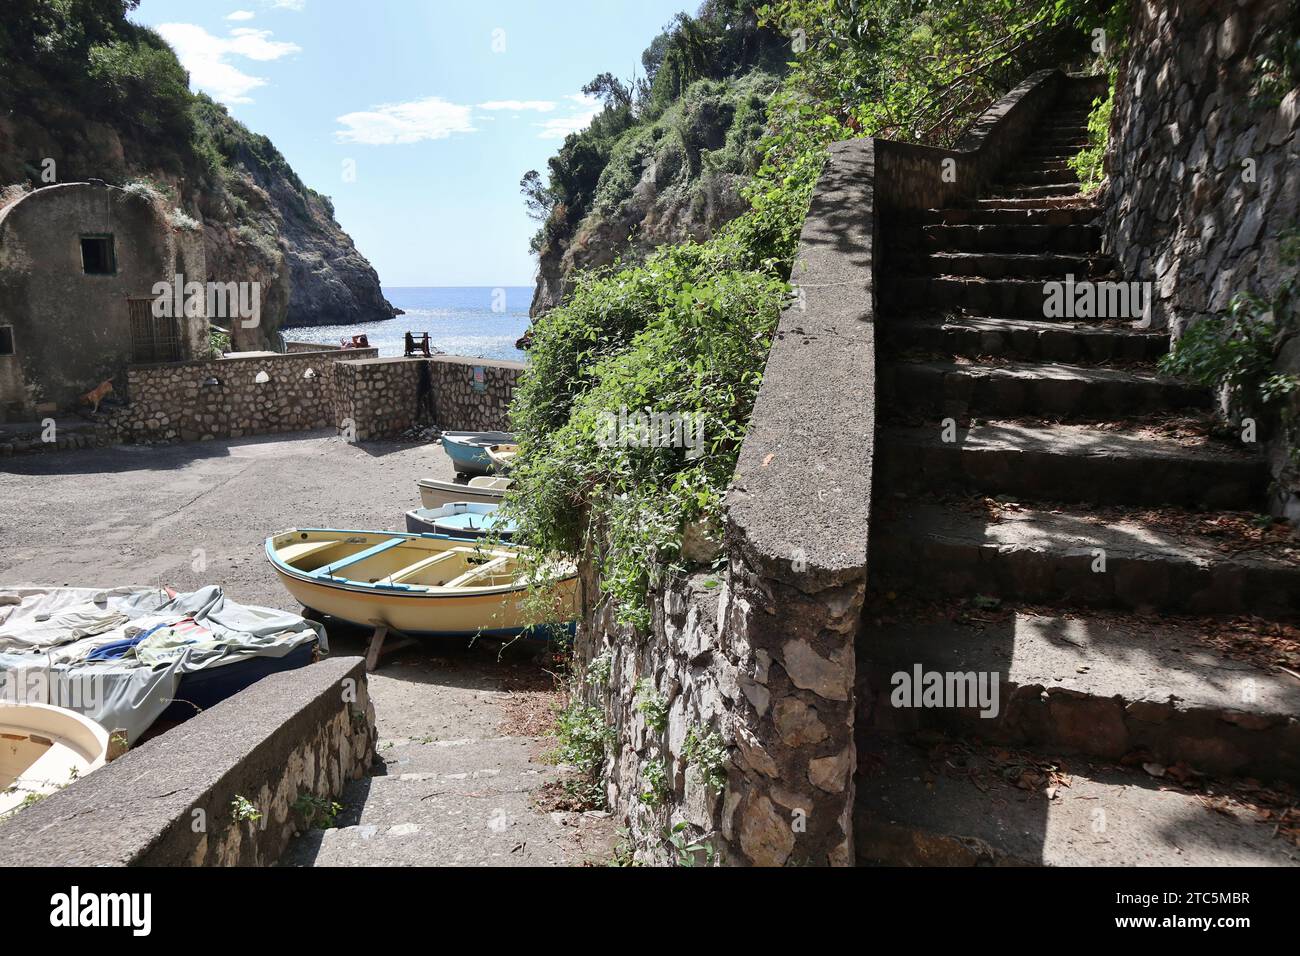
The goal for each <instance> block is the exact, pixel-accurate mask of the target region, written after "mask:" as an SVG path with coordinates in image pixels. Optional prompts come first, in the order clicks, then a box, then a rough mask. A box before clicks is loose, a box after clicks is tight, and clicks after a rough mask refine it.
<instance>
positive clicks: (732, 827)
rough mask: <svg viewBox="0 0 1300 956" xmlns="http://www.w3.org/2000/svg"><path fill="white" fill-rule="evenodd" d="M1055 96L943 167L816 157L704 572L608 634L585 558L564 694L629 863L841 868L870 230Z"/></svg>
mask: <svg viewBox="0 0 1300 956" xmlns="http://www.w3.org/2000/svg"><path fill="white" fill-rule="evenodd" d="M1067 82H1070V80H1069V79H1067V78H1066V77H1065V76H1064V75H1063V74H1060V73H1057V72H1052V71H1047V72H1043V73H1037V74H1034V75H1033V76H1031V77H1029V78H1028V79H1026V80H1025V82H1023V83H1021V84H1020V85H1019V86H1018V87H1017V88H1016V89H1015V90H1013V91H1012V92H1011V93H1010V94H1008V96H1007V97H1005V98H1004V99H1003V100H1001V101H999V103H997V104H995V105H994V106H993V107H991V108H990V110H989V111H988V112H987V113H986V114H985V115H984V116H983V117H981V119H980V120H979V121H977V122H976V123H975V124H974V125H973V126H972V129H971V132H970V133H969V134H968V135H967V136H965V137H964V138H963V139H962V141H961V142H960V143H959V148H958V149H956V150H940V149H930V148H927V147H914V146H907V145H902V144H897V143H892V142H888V141H885V140H875V139H859V140H853V141H850V142H845V143H838V144H836V145H835V146H833V147H832V148H831V151H830V156H829V158H828V161H827V164H826V168H825V169H824V170H823V172H822V176H821V179H820V180H819V182H818V185H817V188H816V190H815V192H814V196H813V200H812V205H811V207H810V209H809V212H808V216H807V218H806V220H805V222H804V227H803V232H802V235H801V238H800V248H799V254H798V257H797V259H796V263H795V267H794V271H793V274H792V276H791V281H792V283H793V284H794V285H795V286H796V287H797V289H798V290H799V292H800V295H799V297H798V299H797V303H798V304H797V305H795V306H794V307H792V308H790V309H789V310H787V311H786V312H785V314H783V315H782V317H781V322H780V326H779V329H778V332H777V335H776V337H775V339H774V342H773V346H772V351H771V353H770V355H769V356H768V361H767V367H766V369H765V371H764V376H763V385H762V388H761V389H760V391H759V395H758V399H757V401H756V403H755V407H754V413H753V416H752V418H751V420H750V423H749V428H748V431H747V433H746V436H745V441H744V443H743V445H742V447H741V452H740V458H739V461H738V463H737V466H736V471H735V474H734V476H733V478H732V482H731V487H730V489H729V491H728V493H727V496H726V500H725V504H726V512H727V516H726V526H725V529H724V534H723V555H724V557H725V569H724V570H722V571H719V572H705V573H694V574H689V575H686V576H679V577H674V578H670V580H669V581H668V583H667V584H666V585H664V586H663V587H662V589H661V590H659V591H658V592H656V593H654V594H652V595H651V607H652V610H653V627H652V628H651V632H650V633H648V634H645V635H638V634H636V633H634V632H632V631H631V630H630V629H628V628H626V627H620V626H618V625H616V624H615V622H614V621H613V619H612V614H611V611H610V608H609V607H608V605H607V602H606V601H605V600H604V598H603V596H602V593H601V588H600V581H599V579H598V576H597V575H596V574H595V572H594V571H593V570H592V569H593V567H595V566H597V565H598V564H599V562H598V560H596V556H595V552H596V550H597V549H598V547H599V542H597V544H595V545H593V549H592V550H593V554H592V555H591V556H589V558H588V560H587V561H585V562H584V567H583V587H582V595H583V618H582V621H581V626H580V627H579V630H578V635H577V641H576V645H575V651H576V657H577V664H578V666H579V668H580V671H579V672H580V673H581V674H582V675H583V678H584V679H583V681H582V690H581V693H582V694H583V695H584V696H585V698H586V700H587V701H588V702H589V703H592V704H597V705H599V706H600V707H601V708H602V710H603V712H604V714H605V719H606V721H607V722H608V724H609V726H610V728H611V729H612V738H613V747H612V753H611V754H610V757H609V760H608V761H607V767H606V780H607V787H608V796H609V801H610V804H611V806H612V807H613V809H614V810H615V812H617V813H618V814H619V815H620V816H621V817H622V818H623V819H624V820H625V821H626V825H627V827H628V833H629V836H630V838H631V842H632V844H633V846H634V848H635V851H636V853H637V855H638V856H639V857H640V858H642V859H644V860H646V861H649V862H657V863H664V862H671V861H673V860H674V859H675V858H676V854H677V849H676V848H675V847H673V846H672V842H670V841H669V839H668V837H669V835H670V834H673V836H674V841H675V842H678V843H692V842H698V843H700V844H707V845H708V846H710V847H712V849H713V850H714V851H715V855H714V860H715V861H716V862H718V863H721V864H725V865H757V866H782V865H812V866H848V865H852V864H853V862H854V860H855V852H854V846H853V827H852V816H853V806H854V775H855V771H856V746H855V739H854V729H855V697H854V688H855V686H856V678H857V659H856V656H855V646H856V640H857V637H858V630H859V623H860V616H861V609H862V604H863V601H864V599H865V595H866V587H867V580H866V575H867V546H868V538H869V533H870V514H871V483H872V468H873V453H874V447H873V446H874V436H875V400H876V395H875V391H876V390H875V327H874V324H875V319H876V315H875V294H876V293H875V290H876V283H877V281H878V275H877V269H878V268H879V260H878V258H877V249H876V234H877V230H878V228H879V222H878V219H879V217H880V216H881V215H907V214H908V213H910V212H911V211H913V210H917V209H923V208H926V207H929V206H934V205H939V204H942V203H946V202H951V201H953V200H955V199H958V198H960V197H962V196H965V195H970V194H971V193H973V192H974V191H975V190H976V189H977V188H978V186H979V185H980V184H981V183H982V182H984V181H986V180H987V179H988V177H990V176H991V175H992V174H993V173H994V172H995V171H996V169H997V167H998V166H999V165H1000V164H1001V163H1002V162H1003V161H1004V160H1005V158H1006V157H1007V156H1008V155H1009V154H1010V153H1012V152H1014V151H1015V150H1016V149H1019V148H1020V147H1021V146H1022V145H1023V143H1024V138H1025V135H1026V134H1027V132H1028V131H1029V130H1030V129H1031V128H1032V126H1033V124H1034V122H1035V121H1036V120H1037V119H1038V117H1039V116H1040V115H1041V113H1042V111H1043V110H1044V109H1046V108H1047V107H1048V106H1049V105H1050V104H1051V103H1052V101H1053V100H1054V98H1055V96H1056V94H1057V93H1058V92H1059V90H1060V89H1061V86H1062V84H1064V83H1067ZM945 159H953V160H954V161H955V163H956V170H957V179H956V181H955V182H954V181H950V180H948V179H946V178H945V177H944V176H943V172H944V165H943V160H945ZM606 673H607V674H608V677H607V678H603V675H605V674H606ZM601 678H603V679H601ZM647 694H653V695H654V696H655V698H656V701H657V702H658V703H659V704H661V705H663V706H666V707H667V717H666V721H665V726H663V727H662V728H661V729H660V728H658V727H656V726H651V723H650V722H649V721H648V720H647V712H646V708H645V707H644V706H643V705H642V703H641V698H643V697H644V696H645V695H647ZM711 735H716V738H715V739H716V740H719V741H720V742H721V744H722V746H723V747H724V748H725V753H726V759H725V763H724V766H723V768H722V769H723V770H724V771H725V775H726V783H725V785H723V786H722V788H721V790H722V792H721V793H719V792H716V791H715V790H714V789H713V788H711V787H709V786H708V785H706V783H705V781H704V773H703V769H702V768H703V767H704V766H706V765H707V762H705V761H702V760H701V758H700V752H699V748H698V747H695V746H693V745H692V743H691V742H690V741H692V740H697V741H698V739H699V738H700V737H701V736H703V737H705V738H706V739H708V738H709V737H710V736H711ZM655 781H662V785H661V787H660V789H659V791H658V793H657V795H656V796H654V797H653V798H652V799H650V800H649V801H647V799H646V797H645V796H644V795H645V794H646V793H647V792H651V793H654V792H655V788H654V786H653V784H654V782H655ZM681 823H685V824H687V827H686V828H685V829H684V830H683V831H681V832H679V833H675V834H674V828H675V827H677V826H678V825H679V824H681ZM699 859H700V858H699V857H698V856H697V862H698V861H699Z"/></svg>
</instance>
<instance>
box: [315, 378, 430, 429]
mask: <svg viewBox="0 0 1300 956" xmlns="http://www.w3.org/2000/svg"><path fill="white" fill-rule="evenodd" d="M425 361H426V360H425V359H415V358H409V359H408V358H372V359H363V360H361V361H354V362H340V363H339V366H338V418H337V419H336V424H337V425H338V426H339V428H340V429H341V430H342V432H343V434H344V435H345V436H346V437H349V438H350V440H352V441H371V440H373V439H376V438H395V437H397V436H398V435H400V434H401V433H402V432H404V431H406V430H407V429H408V428H410V427H411V426H412V425H415V424H417V423H419V424H426V425H427V424H432V423H433V422H432V416H431V415H430V414H429V408H430V406H429V404H428V403H426V404H425V405H424V406H423V408H422V407H421V405H420V369H421V367H422V366H423V365H424V363H425Z"/></svg>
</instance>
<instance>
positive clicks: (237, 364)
mask: <svg viewBox="0 0 1300 956" xmlns="http://www.w3.org/2000/svg"><path fill="white" fill-rule="evenodd" d="M363 351H365V354H368V355H373V354H375V350H373V349H371V350H368V351H367V350H348V351H339V350H332V351H324V352H302V353H295V354H293V355H273V356H251V357H248V358H232V359H211V360H208V361H202V362H180V363H175V364H167V365H134V366H131V367H130V368H128V369H127V389H128V395H129V399H130V404H129V405H127V406H125V407H124V408H122V409H121V410H120V411H118V412H117V413H116V414H114V416H113V419H112V425H113V429H114V431H115V432H116V434H117V436H118V438H119V440H121V441H127V442H141V441H146V442H148V441H177V440H179V441H199V440H204V439H210V438H239V437H241V436H244V435H260V434H267V433H271V432H288V431H304V430H307V429H314V428H325V427H328V426H331V425H333V424H335V417H334V413H335V404H336V397H335V395H336V393H335V368H334V365H335V363H336V362H337V361H339V360H340V359H342V358H349V359H354V358H357V357H359V356H358V353H359V352H363ZM261 372H265V373H266V376H267V379H268V380H267V381H266V382H261V383H259V382H258V381H257V376H258V374H259V373H261ZM309 373H310V374H309ZM213 379H215V380H216V383H215V384H205V383H209V382H211V381H212V380H213Z"/></svg>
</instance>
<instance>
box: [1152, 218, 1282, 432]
mask: <svg viewBox="0 0 1300 956" xmlns="http://www.w3.org/2000/svg"><path fill="white" fill-rule="evenodd" d="M1280 253H1281V255H1280V258H1281V261H1282V263H1283V265H1285V266H1289V267H1290V272H1289V273H1288V276H1287V278H1285V279H1283V280H1282V281H1281V282H1279V283H1278V285H1277V287H1276V288H1275V289H1274V290H1273V293H1272V294H1271V296H1269V297H1268V298H1265V297H1263V296H1259V295H1254V294H1252V293H1246V292H1242V293H1238V294H1237V295H1235V296H1233V298H1232V302H1231V304H1230V305H1229V307H1228V311H1227V312H1226V313H1224V314H1221V315H1217V316H1211V317H1209V318H1205V319H1202V320H1201V321H1199V322H1197V323H1195V324H1194V325H1192V326H1191V327H1189V328H1188V329H1187V330H1186V331H1185V332H1184V333H1183V334H1182V335H1181V336H1179V338H1178V341H1177V342H1175V343H1174V346H1173V348H1172V349H1170V351H1169V352H1168V354H1166V355H1165V356H1163V357H1162V358H1161V359H1160V371H1162V372H1164V373H1165V374H1167V375H1178V376H1182V377H1184V378H1187V379H1189V380H1191V381H1193V382H1196V383H1198V384H1201V385H1206V386H1211V387H1222V388H1225V389H1226V390H1227V391H1228V395H1229V401H1230V404H1231V406H1232V407H1233V409H1234V410H1235V411H1239V412H1240V411H1249V410H1251V409H1257V408H1261V407H1264V406H1269V405H1272V404H1274V403H1276V402H1278V401H1279V400H1281V399H1283V398H1285V397H1287V396H1288V395H1291V394H1293V393H1295V392H1296V391H1297V390H1298V389H1300V379H1297V378H1296V376H1294V375H1290V374H1286V373H1283V372H1279V371H1277V370H1276V367H1277V360H1278V355H1279V353H1280V352H1281V349H1282V345H1283V343H1284V342H1286V341H1287V340H1288V339H1289V338H1290V337H1291V336H1293V335H1295V334H1296V327H1297V314H1296V306H1297V298H1298V294H1297V293H1298V292H1300V279H1297V276H1296V273H1295V267H1296V266H1297V265H1300V231H1295V230H1292V231H1290V232H1288V233H1286V234H1284V235H1283V236H1282V237H1281V244H1280Z"/></svg>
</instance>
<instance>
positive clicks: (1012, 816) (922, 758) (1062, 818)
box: [854, 740, 1300, 867]
mask: <svg viewBox="0 0 1300 956" xmlns="http://www.w3.org/2000/svg"><path fill="white" fill-rule="evenodd" d="M867 747H868V748H871V749H870V750H869V751H868V752H866V753H864V754H863V755H862V756H861V757H860V758H859V764H860V766H862V768H863V769H862V770H861V771H860V772H859V775H858V798H857V804H856V808H855V813H854V839H855V844H856V846H857V853H858V860H859V862H860V863H863V864H885V865H893V866H977V865H984V866H999V865H1000V866H1006V865H1011V866H1014V865H1046V866H1160V867H1175V866H1178V867H1182V866H1295V865H1298V864H1300V853H1297V851H1296V850H1295V849H1294V847H1292V846H1291V845H1290V844H1289V843H1288V842H1287V841H1286V840H1284V839H1280V838H1277V837H1274V836H1273V830H1274V825H1273V824H1271V823H1268V822H1264V823H1260V822H1258V821H1256V820H1255V818H1254V814H1253V813H1252V812H1251V810H1250V809H1249V808H1247V807H1245V806H1242V805H1241V804H1240V803H1237V802H1236V801H1234V800H1233V799H1232V798H1225V800H1224V803H1223V804H1222V806H1223V809H1224V811H1225V812H1217V813H1216V812H1210V810H1209V809H1208V808H1207V806H1206V804H1205V803H1204V802H1203V800H1202V799H1201V798H1200V797H1199V796H1197V795H1196V794H1192V793H1187V792H1185V791H1182V790H1179V789H1174V788H1171V787H1169V786H1168V785H1166V784H1162V783H1161V782H1160V781H1159V780H1153V779H1151V778H1150V777H1148V776H1147V775H1146V774H1145V773H1143V771H1141V770H1140V769H1139V770H1128V771H1126V770H1122V769H1118V768H1109V767H1105V766H1095V765H1092V764H1091V763H1089V762H1087V761H1083V760H1076V761H1070V762H1064V761H1062V765H1063V766H1064V767H1065V768H1066V769H1067V770H1068V771H1069V780H1068V782H1069V786H1068V787H1067V786H1057V787H1056V788H1055V789H1052V790H1051V791H1050V793H1049V791H1048V790H1047V789H1046V788H1045V787H1042V786H1035V785H1034V782H1035V780H1036V779H1037V778H1035V777H1032V776H1030V777H1025V776H1023V775H1022V774H1021V773H1020V767H1018V766H1016V758H1015V757H1014V756H1012V755H1004V754H1002V753H1000V752H998V751H997V750H996V749H995V748H978V747H966V748H951V749H949V750H944V749H942V748H936V750H935V751H932V752H931V753H930V754H927V753H926V752H925V751H922V750H920V749H917V748H916V747H913V746H910V745H908V744H906V743H903V742H901V741H897V740H887V741H882V742H879V743H877V742H874V741H868V742H867ZM1040 760H1041V763H1040V764H1039V766H1051V765H1052V764H1051V758H1050V757H1045V758H1042V757H1040ZM1009 776H1014V779H1015V780H1023V781H1026V784H1027V786H1029V787H1030V789H1023V788H1022V787H1018V786H1016V785H1015V783H1014V782H1012V781H1010V780H1008V777H1009ZM1229 814H1231V815H1229Z"/></svg>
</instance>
